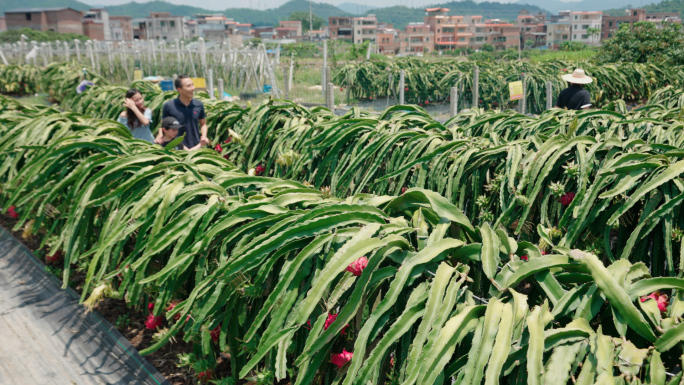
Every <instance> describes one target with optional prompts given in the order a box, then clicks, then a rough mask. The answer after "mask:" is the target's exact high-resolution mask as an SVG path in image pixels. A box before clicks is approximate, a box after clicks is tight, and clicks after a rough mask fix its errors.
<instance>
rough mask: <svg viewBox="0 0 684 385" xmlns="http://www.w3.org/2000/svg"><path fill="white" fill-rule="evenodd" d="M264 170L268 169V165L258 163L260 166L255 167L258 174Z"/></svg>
mask: <svg viewBox="0 0 684 385" xmlns="http://www.w3.org/2000/svg"><path fill="white" fill-rule="evenodd" d="M264 170H266V167H264V166H262V165H258V166H256V168H255V169H254V173H255V174H257V175H261V173H263V172H264Z"/></svg>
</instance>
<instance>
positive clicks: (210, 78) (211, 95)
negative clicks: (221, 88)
mask: <svg viewBox="0 0 684 385" xmlns="http://www.w3.org/2000/svg"><path fill="white" fill-rule="evenodd" d="M207 91H209V98H211V99H216V97H215V95H214V70H213V69H212V68H208V69H207Z"/></svg>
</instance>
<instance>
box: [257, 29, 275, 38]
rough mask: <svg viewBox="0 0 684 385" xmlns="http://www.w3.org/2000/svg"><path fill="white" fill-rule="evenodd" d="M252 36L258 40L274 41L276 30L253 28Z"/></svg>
mask: <svg viewBox="0 0 684 385" xmlns="http://www.w3.org/2000/svg"><path fill="white" fill-rule="evenodd" d="M252 35H254V37H256V38H259V39H275V36H276V29H275V27H254V28H253V29H252Z"/></svg>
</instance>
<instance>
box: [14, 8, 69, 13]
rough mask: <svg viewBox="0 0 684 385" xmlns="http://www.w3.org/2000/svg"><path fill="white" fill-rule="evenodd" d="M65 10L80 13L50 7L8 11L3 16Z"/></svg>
mask: <svg viewBox="0 0 684 385" xmlns="http://www.w3.org/2000/svg"><path fill="white" fill-rule="evenodd" d="M66 9H70V10H72V11H76V12H81V11H78V10H76V9H73V8H69V7H52V8H17V9H10V10H9V11H5V14H7V13H34V12H57V11H64V10H66Z"/></svg>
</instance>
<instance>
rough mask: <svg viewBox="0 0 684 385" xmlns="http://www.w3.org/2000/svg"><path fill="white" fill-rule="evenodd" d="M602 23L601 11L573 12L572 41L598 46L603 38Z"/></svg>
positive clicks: (571, 14)
mask: <svg viewBox="0 0 684 385" xmlns="http://www.w3.org/2000/svg"><path fill="white" fill-rule="evenodd" d="M602 22H603V12H601V11H592V12H571V13H570V26H571V29H572V37H571V38H570V39H571V41H577V42H580V43H584V44H590V45H598V44H599V41H600V37H601V27H602ZM597 31H598V32H597Z"/></svg>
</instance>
